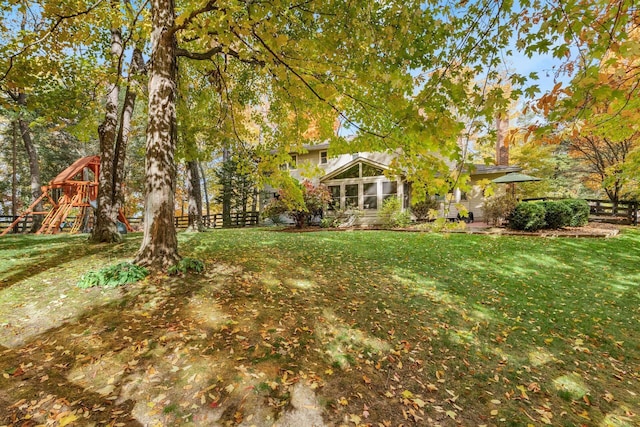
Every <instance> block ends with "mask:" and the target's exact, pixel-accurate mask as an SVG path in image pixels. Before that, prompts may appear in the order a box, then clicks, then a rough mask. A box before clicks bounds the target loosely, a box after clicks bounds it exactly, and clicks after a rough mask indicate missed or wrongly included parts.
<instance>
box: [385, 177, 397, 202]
mask: <svg viewBox="0 0 640 427" xmlns="http://www.w3.org/2000/svg"><path fill="white" fill-rule="evenodd" d="M397 194H398V183H397V182H396V181H391V182H390V181H385V182H383V183H382V201H385V200H387V199H388V198H389V197H396V195H397Z"/></svg>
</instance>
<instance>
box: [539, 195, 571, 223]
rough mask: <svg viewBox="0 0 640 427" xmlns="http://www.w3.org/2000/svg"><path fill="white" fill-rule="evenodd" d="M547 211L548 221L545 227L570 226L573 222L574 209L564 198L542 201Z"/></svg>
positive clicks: (545, 219)
mask: <svg viewBox="0 0 640 427" xmlns="http://www.w3.org/2000/svg"><path fill="white" fill-rule="evenodd" d="M542 205H543V206H544V208H545V210H546V213H545V216H544V221H545V222H546V223H547V225H546V227H545V228H552V229H557V228H562V227H568V226H569V224H570V223H571V216H572V210H571V208H570V207H569V205H568V204H566V203H565V202H564V200H548V201H545V202H542Z"/></svg>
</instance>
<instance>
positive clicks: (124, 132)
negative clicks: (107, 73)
mask: <svg viewBox="0 0 640 427" xmlns="http://www.w3.org/2000/svg"><path fill="white" fill-rule="evenodd" d="M143 70H144V59H143V58H142V52H141V51H140V49H139V48H137V47H136V48H135V49H134V50H133V56H132V58H131V66H130V67H129V79H128V82H127V89H126V92H125V95H124V103H123V106H122V112H121V114H120V127H119V129H118V136H117V137H116V144H115V149H114V158H113V184H112V186H113V195H112V199H111V202H112V203H113V211H114V212H115V214H116V218H117V215H118V212H119V211H120V209H122V208H123V206H124V173H125V169H124V164H125V160H126V155H127V147H128V145H129V135H130V134H131V118H132V117H133V110H134V108H135V106H136V94H137V92H136V88H135V86H136V83H135V79H136V77H137V75H139V74H140V73H141V72H143Z"/></svg>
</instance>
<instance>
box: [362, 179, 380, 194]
mask: <svg viewBox="0 0 640 427" xmlns="http://www.w3.org/2000/svg"><path fill="white" fill-rule="evenodd" d="M363 188H364V195H365V196H377V195H378V183H377V182H369V183H365V184H364V186H363Z"/></svg>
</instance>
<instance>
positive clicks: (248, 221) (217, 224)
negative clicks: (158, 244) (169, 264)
mask: <svg viewBox="0 0 640 427" xmlns="http://www.w3.org/2000/svg"><path fill="white" fill-rule="evenodd" d="M202 221H203V223H204V226H205V227H207V228H237V227H251V226H254V225H258V224H259V222H260V213H259V212H257V211H251V212H245V213H243V212H237V213H232V214H231V217H230V218H229V221H228V222H227V223H225V222H224V219H223V217H222V214H213V215H202ZM175 225H176V228H178V229H183V228H187V226H188V225H189V217H188V216H187V215H184V216H176V218H175Z"/></svg>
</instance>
